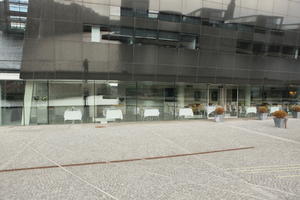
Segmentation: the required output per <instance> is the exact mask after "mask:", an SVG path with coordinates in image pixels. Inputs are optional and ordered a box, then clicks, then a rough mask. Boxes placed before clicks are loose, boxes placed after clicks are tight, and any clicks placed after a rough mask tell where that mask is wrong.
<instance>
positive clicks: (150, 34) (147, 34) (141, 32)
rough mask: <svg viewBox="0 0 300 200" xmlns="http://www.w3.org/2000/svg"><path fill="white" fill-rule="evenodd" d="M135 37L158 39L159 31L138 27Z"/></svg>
mask: <svg viewBox="0 0 300 200" xmlns="http://www.w3.org/2000/svg"><path fill="white" fill-rule="evenodd" d="M135 37H136V38H149V39H156V38H157V31H156V30H150V29H136V30H135Z"/></svg>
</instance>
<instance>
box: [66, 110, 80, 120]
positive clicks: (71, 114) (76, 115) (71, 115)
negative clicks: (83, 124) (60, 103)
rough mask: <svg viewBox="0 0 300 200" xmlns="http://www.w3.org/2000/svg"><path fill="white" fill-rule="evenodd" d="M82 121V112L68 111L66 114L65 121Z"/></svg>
mask: <svg viewBox="0 0 300 200" xmlns="http://www.w3.org/2000/svg"><path fill="white" fill-rule="evenodd" d="M76 120H78V121H81V120H82V113H81V111H80V110H73V109H72V110H66V111H65V112H64V121H73V123H74V121H76Z"/></svg>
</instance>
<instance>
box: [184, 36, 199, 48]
mask: <svg viewBox="0 0 300 200" xmlns="http://www.w3.org/2000/svg"><path fill="white" fill-rule="evenodd" d="M198 40H199V39H198V37H197V36H196V35H190V34H185V35H181V40H180V44H179V45H180V47H181V48H187V49H196V48H198V46H199V44H198V42H199V41H198Z"/></svg>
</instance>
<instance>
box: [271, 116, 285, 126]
mask: <svg viewBox="0 0 300 200" xmlns="http://www.w3.org/2000/svg"><path fill="white" fill-rule="evenodd" d="M273 119H274V123H275V127H277V128H286V124H287V120H288V119H287V118H276V117H275V118H273Z"/></svg>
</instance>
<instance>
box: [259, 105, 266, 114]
mask: <svg viewBox="0 0 300 200" xmlns="http://www.w3.org/2000/svg"><path fill="white" fill-rule="evenodd" d="M258 112H259V113H268V108H267V107H266V106H259V107H258Z"/></svg>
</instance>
